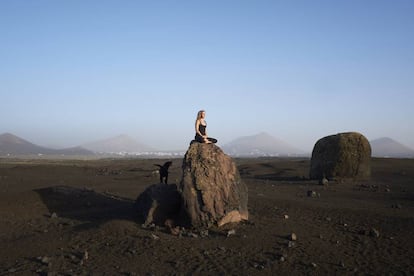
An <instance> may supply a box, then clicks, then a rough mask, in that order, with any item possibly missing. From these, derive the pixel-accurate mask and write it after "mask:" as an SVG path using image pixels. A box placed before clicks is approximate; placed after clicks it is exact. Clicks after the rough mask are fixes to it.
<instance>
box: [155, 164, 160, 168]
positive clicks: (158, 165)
mask: <svg viewBox="0 0 414 276" xmlns="http://www.w3.org/2000/svg"><path fill="white" fill-rule="evenodd" d="M154 166H157V167H160V168H162V166H161V165H160V164H154Z"/></svg>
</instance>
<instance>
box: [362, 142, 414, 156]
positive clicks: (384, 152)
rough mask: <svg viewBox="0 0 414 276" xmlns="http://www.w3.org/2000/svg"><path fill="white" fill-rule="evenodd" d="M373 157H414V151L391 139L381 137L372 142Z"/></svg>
mask: <svg viewBox="0 0 414 276" xmlns="http://www.w3.org/2000/svg"><path fill="white" fill-rule="evenodd" d="M370 144H371V149H372V156H375V157H396V158H399V157H403V158H407V157H408V158H412V157H414V150H413V149H411V148H409V147H407V146H405V145H403V144H401V143H399V142H397V141H395V140H394V139H392V138H390V137H381V138H378V139H374V140H371V141H370Z"/></svg>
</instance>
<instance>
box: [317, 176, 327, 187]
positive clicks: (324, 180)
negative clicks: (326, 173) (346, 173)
mask: <svg viewBox="0 0 414 276" xmlns="http://www.w3.org/2000/svg"><path fill="white" fill-rule="evenodd" d="M328 184H329V181H328V179H326V177H324V178H322V179H320V180H319V185H323V186H328Z"/></svg>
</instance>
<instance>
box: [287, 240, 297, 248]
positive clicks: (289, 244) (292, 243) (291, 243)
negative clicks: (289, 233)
mask: <svg viewBox="0 0 414 276" xmlns="http://www.w3.org/2000/svg"><path fill="white" fill-rule="evenodd" d="M295 245H296V243H295V242H293V241H289V242H288V247H289V248H292V247H294V246H295Z"/></svg>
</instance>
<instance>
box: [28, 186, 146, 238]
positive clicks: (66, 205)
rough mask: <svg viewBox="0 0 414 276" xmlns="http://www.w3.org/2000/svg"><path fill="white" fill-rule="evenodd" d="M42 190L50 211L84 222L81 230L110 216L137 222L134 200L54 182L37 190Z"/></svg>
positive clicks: (37, 191)
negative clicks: (55, 184)
mask: <svg viewBox="0 0 414 276" xmlns="http://www.w3.org/2000/svg"><path fill="white" fill-rule="evenodd" d="M34 191H35V192H36V193H38V194H39V196H40V197H41V199H42V201H43V203H44V204H45V205H46V206H47V208H48V209H49V212H50V214H53V213H56V215H57V216H58V217H60V218H67V219H71V220H77V221H80V222H82V223H81V224H80V225H78V226H77V228H78V230H83V229H89V228H94V227H99V225H101V224H103V223H106V222H108V221H110V220H130V221H135V222H138V223H139V221H138V219H139V217H138V216H137V215H136V214H135V212H134V201H133V200H130V199H125V198H121V197H117V196H114V195H110V194H101V193H97V192H95V191H93V190H89V189H80V188H74V187H69V186H54V187H48V188H43V189H37V190H34Z"/></svg>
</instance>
